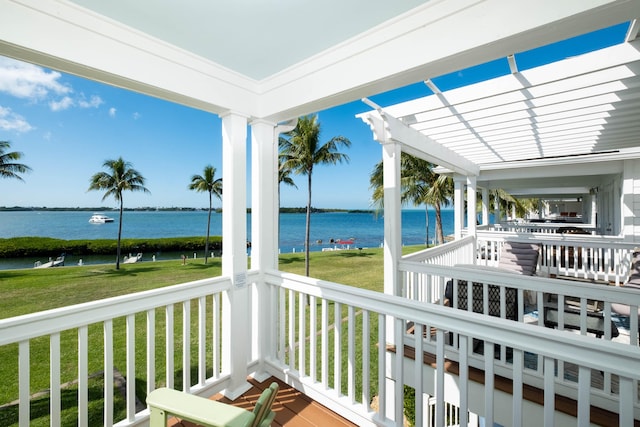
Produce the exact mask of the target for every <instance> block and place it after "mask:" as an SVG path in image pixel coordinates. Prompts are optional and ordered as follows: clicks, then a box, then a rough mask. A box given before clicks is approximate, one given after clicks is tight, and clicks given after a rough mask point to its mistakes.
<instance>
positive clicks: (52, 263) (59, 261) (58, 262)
mask: <svg viewBox="0 0 640 427" xmlns="http://www.w3.org/2000/svg"><path fill="white" fill-rule="evenodd" d="M63 265H64V255H60V256H59V257H58V258H56V259H51V258H49V261H48V262H40V261H36V262H35V263H34V265H33V268H50V267H62V266H63Z"/></svg>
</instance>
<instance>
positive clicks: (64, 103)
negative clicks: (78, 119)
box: [49, 96, 74, 111]
mask: <svg viewBox="0 0 640 427" xmlns="http://www.w3.org/2000/svg"><path fill="white" fill-rule="evenodd" d="M73 105H74V101H73V99H71V98H70V97H68V96H65V97H64V98H62V99H61V100H59V101H49V108H51V111H62V110H67V109H68V108H70V107H73Z"/></svg>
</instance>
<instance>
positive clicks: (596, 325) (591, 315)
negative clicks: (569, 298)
mask: <svg viewBox="0 0 640 427" xmlns="http://www.w3.org/2000/svg"><path fill="white" fill-rule="evenodd" d="M558 323H559V315H558V304H557V303H546V304H545V306H544V325H545V326H546V327H548V328H556V327H558ZM563 326H564V328H565V329H573V330H578V331H579V330H580V308H579V307H577V306H574V305H572V304H571V303H565V304H564V319H563ZM586 327H587V332H589V333H591V334H595V336H596V337H598V338H602V336H603V335H604V333H605V320H604V313H603V312H602V311H600V310H598V309H597V308H596V309H595V310H589V311H587V317H586ZM619 334H620V333H619V331H618V328H617V327H616V324H615V323H614V322H613V321H611V336H612V337H614V338H615V337H617V336H618V335H619Z"/></svg>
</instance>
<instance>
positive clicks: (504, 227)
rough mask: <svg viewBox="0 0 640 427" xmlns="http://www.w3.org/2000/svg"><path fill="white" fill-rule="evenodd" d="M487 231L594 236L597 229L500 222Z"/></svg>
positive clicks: (579, 225) (578, 225)
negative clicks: (580, 233) (564, 233)
mask: <svg viewBox="0 0 640 427" xmlns="http://www.w3.org/2000/svg"><path fill="white" fill-rule="evenodd" d="M486 229H487V230H493V231H506V232H511V233H542V234H555V233H563V232H569V233H570V232H575V231H576V229H579V230H578V231H582V232H586V233H587V234H596V232H597V227H595V226H594V225H591V224H583V223H580V222H570V221H569V222H556V223H552V222H550V223H548V222H527V221H524V222H515V221H514V222H501V223H499V224H494V225H491V226H488V227H486Z"/></svg>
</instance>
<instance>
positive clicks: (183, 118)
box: [0, 25, 627, 209]
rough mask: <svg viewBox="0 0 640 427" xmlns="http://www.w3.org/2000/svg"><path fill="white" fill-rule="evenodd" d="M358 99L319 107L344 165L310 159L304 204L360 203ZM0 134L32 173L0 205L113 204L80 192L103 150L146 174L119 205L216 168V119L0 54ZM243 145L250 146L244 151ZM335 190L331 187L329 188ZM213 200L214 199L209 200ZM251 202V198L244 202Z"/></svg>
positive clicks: (367, 134) (503, 64) (364, 144)
mask: <svg viewBox="0 0 640 427" xmlns="http://www.w3.org/2000/svg"><path fill="white" fill-rule="evenodd" d="M626 29H627V26H626V25H618V26H616V27H612V28H610V29H607V30H603V31H599V32H596V33H593V34H590V35H586V36H582V37H580V38H577V39H572V40H569V41H566V42H561V43H558V44H555V45H553V46H550V47H546V48H541V49H536V50H533V51H530V52H525V53H522V54H518V55H516V59H517V62H518V66H519V68H520V69H521V70H524V69H527V68H531V67H534V66H537V65H540V64H542V63H547V62H552V61H554V60H558V59H562V58H565V57H567V56H573V55H577V54H580V53H584V52H586V51H589V50H594V49H596V48H602V47H605V46H609V45H612V44H616V43H620V42H622V41H623V39H624V35H625V33H626ZM508 70H509V69H508V64H507V61H506V59H504V58H503V59H500V60H496V61H493V62H491V63H488V64H483V65H481V66H477V67H473V68H470V69H467V70H463V71H459V72H456V73H452V74H450V75H447V76H441V77H437V78H432V80H433V81H434V82H435V83H436V85H437V86H438V87H439V88H440V89H441V90H443V91H445V90H448V89H452V88H455V87H459V86H462V85H466V84H471V83H474V82H477V81H480V80H486V79H488V78H492V77H496V76H498V75H502V74H505V73H508ZM430 94H431V91H430V90H429V89H428V88H427V87H426V86H425V85H424V84H423V83H416V84H414V85H411V86H408V87H406V88H401V89H398V90H395V91H392V92H388V93H384V94H379V95H373V96H370V99H371V100H373V101H374V102H376V103H377V104H379V105H381V106H383V107H384V106H386V105H391V104H394V103H397V102H401V101H406V100H409V99H414V98H417V97H421V96H426V95H430ZM369 109H370V108H369V107H367V106H366V105H365V104H364V103H362V102H361V101H355V102H352V103H349V104H345V105H342V106H340V107H335V108H332V109H329V110H325V111H320V112H318V118H319V121H320V123H321V126H322V133H321V136H320V138H321V141H322V142H325V141H327V140H328V139H330V138H331V137H333V136H337V135H342V136H345V137H347V138H349V139H350V140H351V143H352V145H351V148H350V149H348V150H345V151H344V152H345V153H346V154H348V155H349V157H350V162H349V163H348V164H339V165H336V166H319V167H317V168H316V169H314V174H313V188H312V191H313V206H315V207H318V208H345V209H367V208H369V207H370V197H371V191H370V189H369V174H370V173H371V171H372V169H373V167H374V165H375V164H376V163H377V162H378V161H379V160H380V158H381V148H380V145H379V144H378V143H377V142H375V141H374V140H373V136H372V133H371V131H370V129H369V127H368V126H367V125H365V124H364V123H363V122H362V121H360V120H359V119H356V118H355V117H354V116H355V115H356V114H358V113H361V112H363V111H367V110H369ZM0 140H4V141H10V142H11V151H20V152H22V153H23V154H24V157H23V158H22V160H21V162H22V163H25V164H27V165H28V166H29V167H31V169H32V172H30V173H28V174H25V175H23V178H24V182H21V181H19V180H13V179H3V180H1V181H0V206H37V207H42V206H46V207H100V206H104V207H115V206H116V203H115V201H114V200H113V199H107V200H105V201H104V202H102V201H101V200H102V193H101V192H97V191H91V192H87V188H88V186H89V179H90V177H91V176H92V175H93V174H94V173H96V172H99V171H103V170H104V169H103V167H102V164H103V162H104V161H105V160H107V159H115V158H117V157H119V156H122V157H123V158H124V159H125V160H127V161H129V162H131V163H132V164H133V166H134V168H136V169H137V170H138V171H139V172H140V173H141V174H142V175H143V176H144V177H145V178H146V187H147V188H148V189H149V190H150V192H151V194H150V195H149V194H143V193H126V194H125V195H124V203H125V207H129V208H133V207H144V206H151V207H206V206H207V205H208V199H207V196H206V194H204V193H196V192H194V191H190V190H188V188H187V186H188V185H189V182H190V178H191V176H192V175H193V174H201V173H202V171H203V169H204V166H205V165H206V164H212V165H213V166H214V167H215V168H216V169H217V172H216V175H217V176H220V177H221V176H222V165H221V163H222V161H221V158H222V152H221V131H220V119H219V118H218V116H216V115H214V114H210V113H206V112H202V111H199V110H195V109H191V108H187V107H184V106H181V105H177V104H172V103H169V102H166V101H163V100H159V99H155V98H151V97H147V96H144V95H140V94H137V93H133V92H129V91H126V90H122V89H119V88H115V87H112V86H107V85H104V84H100V83H96V82H92V81H89V80H85V79H82V78H79V77H76V76H72V75H68V74H64V73H59V72H57V71H54V70H49V69H46V68H42V67H39V66H35V65H32V64H26V63H21V62H17V61H14V60H12V59H8V58H3V57H0ZM248 151H249V150H248ZM294 180H295V182H296V184H297V187H298V188H297V189H295V188H292V187H287V186H283V187H282V194H281V205H282V206H286V207H302V206H305V205H306V198H307V186H306V177H305V176H294ZM336 189H339V191H336ZM214 203H215V205H216V206H220V201H216V202H214ZM248 203H250V198H249V202H248Z"/></svg>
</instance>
